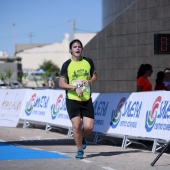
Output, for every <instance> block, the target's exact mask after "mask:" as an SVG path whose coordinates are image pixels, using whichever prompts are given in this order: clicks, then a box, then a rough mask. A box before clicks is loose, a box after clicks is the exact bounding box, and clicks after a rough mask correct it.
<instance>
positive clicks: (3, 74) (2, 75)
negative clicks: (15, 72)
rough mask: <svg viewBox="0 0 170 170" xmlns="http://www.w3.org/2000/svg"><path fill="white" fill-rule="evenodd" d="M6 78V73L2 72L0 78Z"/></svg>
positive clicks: (3, 79)
mask: <svg viewBox="0 0 170 170" xmlns="http://www.w3.org/2000/svg"><path fill="white" fill-rule="evenodd" d="M5 79H6V75H5V73H0V80H2V81H3V82H4V81H5Z"/></svg>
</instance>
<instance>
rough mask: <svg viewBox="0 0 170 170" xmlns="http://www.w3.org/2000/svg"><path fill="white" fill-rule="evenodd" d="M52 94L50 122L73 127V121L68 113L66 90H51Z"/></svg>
mask: <svg viewBox="0 0 170 170" xmlns="http://www.w3.org/2000/svg"><path fill="white" fill-rule="evenodd" d="M49 94H50V96H51V102H50V110H49V111H48V112H49V113H50V119H49V121H48V123H51V124H55V125H59V126H63V127H71V126H72V125H71V121H70V118H69V115H68V113H67V108H66V100H65V98H66V97H65V91H64V90H49Z"/></svg>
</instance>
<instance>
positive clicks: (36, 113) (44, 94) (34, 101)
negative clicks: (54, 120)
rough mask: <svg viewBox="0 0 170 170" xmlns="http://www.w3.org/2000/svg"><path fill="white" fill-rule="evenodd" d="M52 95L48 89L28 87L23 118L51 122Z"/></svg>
mask: <svg viewBox="0 0 170 170" xmlns="http://www.w3.org/2000/svg"><path fill="white" fill-rule="evenodd" d="M50 100H51V96H50V93H49V91H48V90H32V89H27V91H26V94H25V98H24V101H23V107H22V114H21V116H20V118H21V119H26V120H34V121H38V122H49V120H50V112H49V111H50V105H51V103H50V102H51V101H50Z"/></svg>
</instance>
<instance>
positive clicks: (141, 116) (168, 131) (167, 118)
mask: <svg viewBox="0 0 170 170" xmlns="http://www.w3.org/2000/svg"><path fill="white" fill-rule="evenodd" d="M108 119H109V117H108ZM107 133H118V134H124V135H131V136H136V137H148V138H159V139H165V140H170V92H167V91H155V92H142V93H132V94H131V95H130V96H129V98H128V99H127V100H126V101H125V102H124V104H123V105H122V107H121V108H120V109H119V110H118V111H117V112H116V114H115V115H113V118H112V121H111V122H110V128H109V130H108V131H107Z"/></svg>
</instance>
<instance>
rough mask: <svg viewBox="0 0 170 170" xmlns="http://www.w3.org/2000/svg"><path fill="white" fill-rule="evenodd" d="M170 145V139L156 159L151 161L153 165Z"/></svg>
mask: <svg viewBox="0 0 170 170" xmlns="http://www.w3.org/2000/svg"><path fill="white" fill-rule="evenodd" d="M169 145H170V141H169V142H168V143H167V144H166V146H165V147H164V149H163V150H162V151H161V152H160V153H159V155H158V156H157V157H156V158H155V159H154V161H153V162H152V163H151V166H154V165H155V163H156V162H157V160H158V159H159V158H160V157H161V155H162V154H163V153H164V151H165V150H166V148H167V147H168V146H169Z"/></svg>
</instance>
